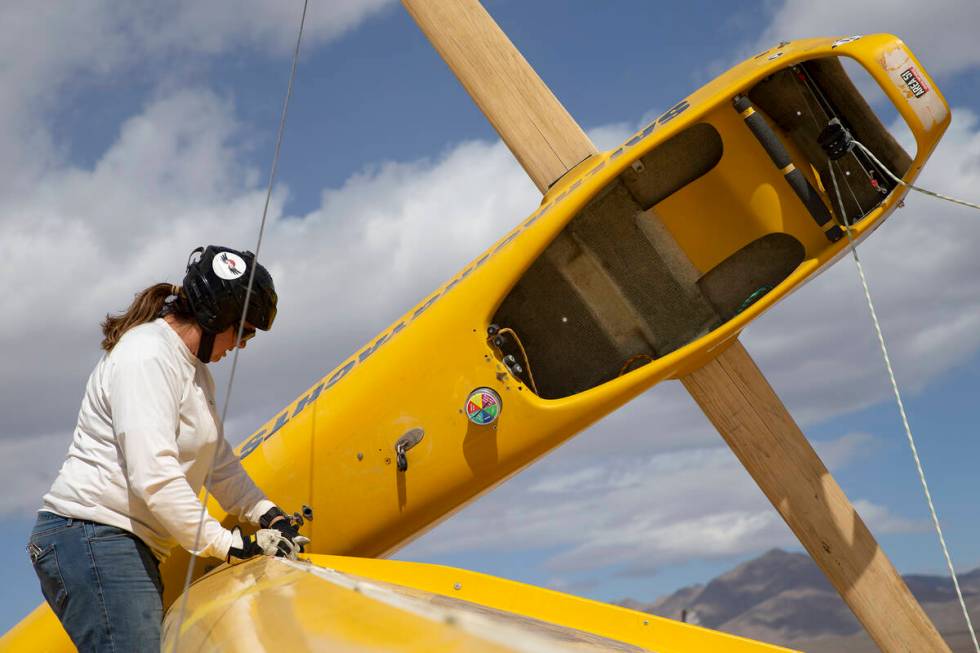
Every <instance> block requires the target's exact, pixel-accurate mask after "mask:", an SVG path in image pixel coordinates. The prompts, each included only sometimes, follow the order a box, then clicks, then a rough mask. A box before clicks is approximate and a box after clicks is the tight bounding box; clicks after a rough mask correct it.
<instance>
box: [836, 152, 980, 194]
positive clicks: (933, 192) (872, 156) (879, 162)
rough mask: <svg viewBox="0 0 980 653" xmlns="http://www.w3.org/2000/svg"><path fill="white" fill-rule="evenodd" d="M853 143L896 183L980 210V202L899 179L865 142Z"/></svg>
mask: <svg viewBox="0 0 980 653" xmlns="http://www.w3.org/2000/svg"><path fill="white" fill-rule="evenodd" d="M853 143H854V145H855V146H856V147H858V148H859V149H860V150H861V151H862V152H864V153H865V154H867V155H868V158H870V159H871V160H872V161H874V163H875V165H876V166H878V168H879V169H880V170H881V171H882V172H884V173H885V174H886V175H888V176H889V177H891V178H892V180H893V181H894V182H895V183H897V184H901V185H902V186H905V187H906V188H911V189H912V190H917V191H919V192H920V193H924V194H925V195H931V196H932V197H937V198H939V199H941V200H946V201H947V202H952V203H953V204H959V205H960V206H968V207H970V208H971V209H978V210H980V204H973V203H972V202H967V201H964V200H958V199H956V198H955V197H950V196H949V195H943V194H942V193H937V192H935V191H932V190H927V189H925V188H921V187H919V186H916V185H914V184H910V183H908V182H907V181H903V180H901V179H899V178H898V177H896V176H895V175H894V174H893V173H892V171H891V170H889V169H888V168H886V167H885V164H884V163H882V162H881V161H879V160H878V157H876V156H875V155H874V154H872V153H871V150H869V149H868V148H866V147H865V146H864V143H862V142H860V141H857V140H855V141H853Z"/></svg>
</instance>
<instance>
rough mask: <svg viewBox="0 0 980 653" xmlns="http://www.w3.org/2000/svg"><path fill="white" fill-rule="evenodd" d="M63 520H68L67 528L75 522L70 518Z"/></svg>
mask: <svg viewBox="0 0 980 653" xmlns="http://www.w3.org/2000/svg"><path fill="white" fill-rule="evenodd" d="M65 519H67V520H68V527H69V528H71V525H72V523H73V522H74V521H75V520H74V519H72V518H71V517H66V518H65Z"/></svg>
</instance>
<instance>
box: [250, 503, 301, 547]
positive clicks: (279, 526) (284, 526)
mask: <svg viewBox="0 0 980 653" xmlns="http://www.w3.org/2000/svg"><path fill="white" fill-rule="evenodd" d="M296 520H299V521H298V523H297V521H296ZM302 525H303V518H302V517H300V516H299V514H298V513H297V515H296V518H295V519H294V518H291V517H290V516H289V515H287V514H286V513H285V512H283V511H282V509H280V508H279V507H272V508H269V510H268V511H267V512H266V513H265V514H264V515H262V516H261V517H259V527H260V528H272V529H275V530H277V531H279V532H280V533H282V536H283V537H285V538H286V539H288V540H289V541H290V542H292V543H294V544H296V545H298V546H299V552H300V553H302V552H303V545H304V544H308V543H309V541H310V540H309V538H306V537H303V536H302V535H300V534H299V527H300V526H302ZM297 539H299V540H303V541H302V542H298V541H297Z"/></svg>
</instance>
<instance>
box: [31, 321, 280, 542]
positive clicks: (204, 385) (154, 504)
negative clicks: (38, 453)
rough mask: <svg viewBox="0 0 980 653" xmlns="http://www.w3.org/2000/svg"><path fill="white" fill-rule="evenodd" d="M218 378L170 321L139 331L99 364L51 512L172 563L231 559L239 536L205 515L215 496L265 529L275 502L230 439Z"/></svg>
mask: <svg viewBox="0 0 980 653" xmlns="http://www.w3.org/2000/svg"><path fill="white" fill-rule="evenodd" d="M220 422H221V420H220V418H219V417H218V415H217V414H216V411H215V404H214V379H212V378H211V373H210V371H208V368H207V366H206V365H205V364H204V363H202V362H200V361H199V360H198V359H197V357H196V356H194V354H192V353H191V351H190V350H189V349H188V348H187V345H185V344H184V341H183V340H181V338H180V336H178V335H177V333H176V332H175V331H174V330H173V329H172V328H171V327H170V325H169V324H168V323H167V322H166V321H165V320H163V319H157V320H155V321H154V322H150V323H148V324H142V325H139V326H137V327H133V328H132V329H130V330H129V331H127V332H126V333H125V334H124V335H123V336H122V338H120V340H119V342H118V343H117V344H116V346H115V347H113V349H112V351H111V352H108V353H107V354H105V355H104V356H103V357H102V359H101V360H100V361H99V363H98V365H96V367H95V370H93V372H92V375H91V376H90V377H89V380H88V383H87V385H86V388H85V396H84V398H83V399H82V406H81V409H80V410H79V412H78V424H77V426H76V427H75V434H74V437H73V439H72V443H71V446H70V447H69V449H68V455H67V457H66V459H65V462H64V464H63V465H62V466H61V471H60V472H59V474H58V478H57V479H55V481H54V484H53V485H52V486H51V490H50V491H49V492H48V493H47V494H46V495H44V498H43V500H42V506H41V510H46V511H49V512H53V513H56V514H59V515H63V516H65V517H73V518H76V519H87V520H90V521H96V522H100V523H103V524H109V525H111V526H116V527H118V528H122V529H124V530H127V531H129V532H131V533H133V534H135V535H136V536H138V537H139V538H140V539H142V540H143V541H144V542H146V543H147V545H149V546H150V548H151V549H152V550H153V552H154V553H155V554H156V556H157V558H159V559H161V560H162V559H163V558H165V557H166V556H167V554H168V553H169V552H170V549H172V548H173V547H174V545H176V544H179V545H180V546H182V547H183V548H185V549H187V550H188V551H190V552H191V553H194V554H196V555H200V556H214V557H217V558H226V557H227V556H228V548H229V547H230V546H231V543H232V538H233V535H232V533H231V532H230V531H228V530H227V529H225V528H224V527H223V526H221V524H220V523H219V522H218V521H217V520H216V519H214V518H213V517H211V516H210V515H209V514H207V513H206V512H205V514H204V524H203V527H202V529H201V538H200V541H199V542H198V543H197V546H196V547H195V542H194V541H195V536H196V535H197V527H198V521H199V519H200V516H201V502H200V501H199V499H198V494H199V492H200V490H201V487H202V486H203V485H204V481H205V478H206V476H207V473H208V465H209V464H210V462H211V458H212V456H214V471H213V473H212V477H211V488H210V489H211V493H212V494H213V495H214V497H215V498H216V499H217V500H218V503H220V504H221V506H222V507H223V508H224V509H225V510H226V511H227V512H228V513H230V514H237V515H238V517H239V519H240V520H248V521H250V522H252V523H258V520H259V517H260V516H261V515H262V514H264V513H265V512H266V511H267V510H269V509H270V508H272V507H273V506H274V505H275V504H273V503H272V502H271V501H269V500H268V499H266V498H265V496H264V495H263V493H262V491H261V490H259V489H258V488H257V487H256V486H255V484H254V483H253V482H252V480H251V479H250V478H249V476H248V474H247V473H246V472H245V470H244V469H243V468H242V465H241V463H240V462H239V460H238V457H237V456H236V455H235V454H234V452H233V451H232V449H231V446H230V445H229V444H228V442H227V441H226V440H225V438H224V433H223V429H222V425H221V423H220Z"/></svg>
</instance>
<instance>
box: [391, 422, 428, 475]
mask: <svg viewBox="0 0 980 653" xmlns="http://www.w3.org/2000/svg"><path fill="white" fill-rule="evenodd" d="M424 435H425V431H423V430H422V429H412V430H411V431H408V432H407V433H405V435H403V436H402V437H400V438H398V440H397V441H396V442H395V465H396V466H397V467H398V471H400V472H407V471H408V456H406V455H405V453H406V452H407V451H408V450H409V449H411V448H412V447H414V446H415V445H417V444H418V443H419V442H420V441H421V440H422V437H423V436H424Z"/></svg>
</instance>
